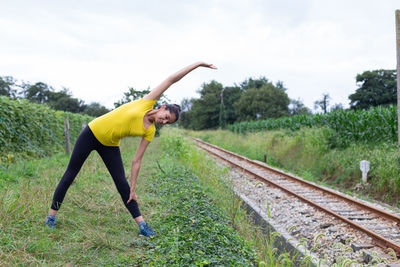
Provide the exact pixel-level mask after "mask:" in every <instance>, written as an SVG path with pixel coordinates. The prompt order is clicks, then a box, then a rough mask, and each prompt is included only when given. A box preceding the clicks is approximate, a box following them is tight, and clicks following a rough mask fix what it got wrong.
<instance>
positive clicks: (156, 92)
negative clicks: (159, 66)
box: [143, 62, 217, 100]
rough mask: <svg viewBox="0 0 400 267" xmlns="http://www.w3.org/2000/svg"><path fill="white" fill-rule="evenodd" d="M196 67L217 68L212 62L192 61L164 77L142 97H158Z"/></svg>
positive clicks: (146, 98) (154, 98) (151, 98)
mask: <svg viewBox="0 0 400 267" xmlns="http://www.w3.org/2000/svg"><path fill="white" fill-rule="evenodd" d="M198 67H205V68H210V69H217V67H215V66H214V65H213V64H208V63H204V62H196V63H193V64H191V65H189V66H187V67H185V68H183V69H181V70H180V71H178V72H176V73H174V74H172V75H171V76H169V77H168V78H167V79H165V80H164V81H163V82H162V83H161V84H160V85H158V86H157V87H156V88H154V89H153V90H151V92H150V93H148V94H147V95H145V96H144V97H143V99H144V100H157V99H158V98H160V96H161V95H162V94H163V93H164V92H165V91H166V90H167V89H168V88H169V87H170V86H171V85H172V84H174V83H176V82H177V81H179V80H180V79H182V78H183V77H184V76H185V75H186V74H188V73H189V72H191V71H192V70H194V69H196V68H198Z"/></svg>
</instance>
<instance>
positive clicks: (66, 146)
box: [64, 118, 71, 155]
mask: <svg viewBox="0 0 400 267" xmlns="http://www.w3.org/2000/svg"><path fill="white" fill-rule="evenodd" d="M64 136H65V153H67V155H69V154H70V153H71V150H70V148H69V121H68V118H64Z"/></svg>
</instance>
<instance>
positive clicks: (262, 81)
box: [240, 76, 283, 91]
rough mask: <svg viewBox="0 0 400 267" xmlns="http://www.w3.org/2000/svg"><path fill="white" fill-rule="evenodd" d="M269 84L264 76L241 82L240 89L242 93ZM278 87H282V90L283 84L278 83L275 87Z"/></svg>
mask: <svg viewBox="0 0 400 267" xmlns="http://www.w3.org/2000/svg"><path fill="white" fill-rule="evenodd" d="M269 83H270V81H269V80H268V79H267V78H265V77H264V76H261V77H260V78H258V79H253V78H248V79H247V80H244V81H243V82H241V83H240V88H241V89H242V90H243V91H246V90H248V89H251V88H256V89H258V88H261V87H263V86H264V85H266V84H269ZM278 86H282V88H283V83H282V82H280V81H278V83H277V87H278Z"/></svg>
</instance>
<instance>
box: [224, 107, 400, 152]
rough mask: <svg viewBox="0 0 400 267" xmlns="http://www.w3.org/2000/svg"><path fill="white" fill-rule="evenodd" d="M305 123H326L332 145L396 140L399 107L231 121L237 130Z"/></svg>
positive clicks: (287, 127) (294, 126)
mask: <svg viewBox="0 0 400 267" xmlns="http://www.w3.org/2000/svg"><path fill="white" fill-rule="evenodd" d="M302 127H309V128H313V127H327V128H330V129H332V131H330V133H329V136H327V138H328V139H327V140H328V144H329V145H330V147H331V148H336V147H347V146H349V145H350V144H351V143H362V144H366V143H374V144H376V143H381V142H395V141H397V107H396V106H389V107H373V108H370V109H368V110H336V111H332V112H329V113H326V114H314V115H296V116H292V117H281V118H278V119H268V120H258V121H244V122H239V123H235V124H232V125H228V127H227V129H229V130H231V131H233V132H235V133H248V132H258V131H270V130H279V129H284V130H290V131H298V130H300V128H302Z"/></svg>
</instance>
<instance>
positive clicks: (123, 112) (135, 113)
mask: <svg viewBox="0 0 400 267" xmlns="http://www.w3.org/2000/svg"><path fill="white" fill-rule="evenodd" d="M155 103H156V100H143V99H139V100H135V101H132V102H129V103H127V104H124V105H122V106H120V107H118V108H116V109H114V110H113V111H110V112H108V113H107V114H104V115H103V116H100V117H98V118H96V119H94V120H92V121H91V122H89V127H90V129H91V130H92V132H93V134H94V136H95V137H96V138H97V140H99V142H100V143H102V144H103V145H105V146H119V143H120V140H121V139H122V138H124V137H126V136H142V137H143V138H144V139H146V140H147V141H149V142H150V141H151V140H153V137H154V133H155V132H156V128H155V126H154V124H152V125H150V127H149V128H148V129H147V130H146V129H145V128H144V126H143V117H144V115H145V114H146V113H147V112H148V111H150V110H152V109H153V106H154V104H155Z"/></svg>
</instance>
